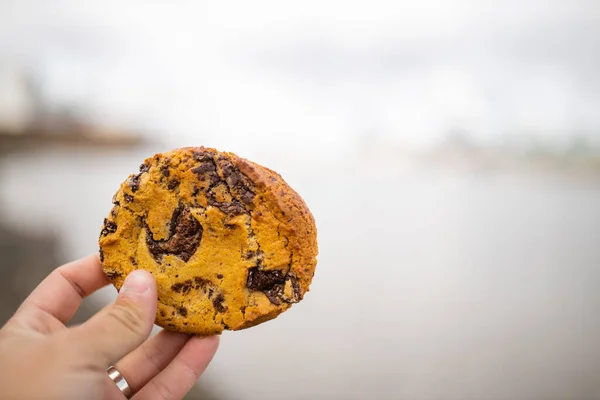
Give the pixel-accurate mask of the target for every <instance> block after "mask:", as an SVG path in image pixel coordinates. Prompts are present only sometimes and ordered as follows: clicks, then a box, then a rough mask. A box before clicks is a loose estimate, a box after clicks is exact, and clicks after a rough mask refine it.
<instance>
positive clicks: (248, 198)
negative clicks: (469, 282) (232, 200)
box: [240, 190, 256, 205]
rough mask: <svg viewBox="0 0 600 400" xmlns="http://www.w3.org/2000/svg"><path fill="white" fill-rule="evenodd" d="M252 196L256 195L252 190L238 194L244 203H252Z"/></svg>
mask: <svg viewBox="0 0 600 400" xmlns="http://www.w3.org/2000/svg"><path fill="white" fill-rule="evenodd" d="M254 196H256V195H255V194H254V193H253V192H251V191H250V190H246V191H244V192H243V193H242V194H241V195H240V197H241V198H242V201H243V202H244V204H246V205H250V204H252V202H253V201H254Z"/></svg>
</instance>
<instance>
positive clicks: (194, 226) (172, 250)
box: [146, 206, 202, 262]
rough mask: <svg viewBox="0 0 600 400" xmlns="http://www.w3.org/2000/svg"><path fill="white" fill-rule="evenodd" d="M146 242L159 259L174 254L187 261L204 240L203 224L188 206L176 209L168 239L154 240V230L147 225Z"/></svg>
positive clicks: (153, 254) (155, 257)
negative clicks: (151, 230)
mask: <svg viewBox="0 0 600 400" xmlns="http://www.w3.org/2000/svg"><path fill="white" fill-rule="evenodd" d="M146 229H147V231H148V235H147V238H146V244H147V245H148V249H149V250H150V253H151V254H152V256H154V259H156V260H157V261H158V260H160V259H161V258H162V256H163V255H164V254H172V255H174V256H176V257H179V258H181V259H182V260H183V261H185V262H187V261H189V260H190V258H192V256H193V255H194V253H195V252H196V249H197V248H198V246H199V245H200V241H201V240H202V225H200V222H198V220H197V219H196V218H194V216H193V215H192V213H191V211H190V209H189V208H187V207H183V206H180V207H179V208H177V209H175V211H174V212H173V216H172V217H171V223H170V233H169V237H168V239H166V240H158V241H157V240H154V239H153V238H152V232H150V229H148V228H147V227H146Z"/></svg>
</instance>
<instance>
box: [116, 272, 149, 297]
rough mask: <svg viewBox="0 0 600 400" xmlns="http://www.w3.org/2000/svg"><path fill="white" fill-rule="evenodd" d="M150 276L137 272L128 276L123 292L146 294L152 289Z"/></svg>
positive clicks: (146, 273)
mask: <svg viewBox="0 0 600 400" xmlns="http://www.w3.org/2000/svg"><path fill="white" fill-rule="evenodd" d="M150 277H151V276H150V274H149V273H148V272H146V271H142V270H135V271H133V272H131V273H130V274H129V275H127V278H125V282H123V287H122V288H121V291H124V292H133V293H144V292H145V291H146V290H148V289H149V288H150Z"/></svg>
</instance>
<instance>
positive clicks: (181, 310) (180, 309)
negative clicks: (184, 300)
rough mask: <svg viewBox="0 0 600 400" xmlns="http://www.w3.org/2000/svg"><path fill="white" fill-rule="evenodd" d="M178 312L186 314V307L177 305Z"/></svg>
mask: <svg viewBox="0 0 600 400" xmlns="http://www.w3.org/2000/svg"><path fill="white" fill-rule="evenodd" d="M177 311H178V312H179V314H181V315H183V316H184V317H185V316H187V308H185V307H183V306H181V307H179V310H177Z"/></svg>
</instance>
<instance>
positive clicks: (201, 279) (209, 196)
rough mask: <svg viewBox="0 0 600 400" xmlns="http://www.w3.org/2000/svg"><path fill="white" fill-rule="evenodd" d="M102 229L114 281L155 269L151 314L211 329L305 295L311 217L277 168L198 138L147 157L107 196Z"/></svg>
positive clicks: (177, 324)
mask: <svg viewBox="0 0 600 400" xmlns="http://www.w3.org/2000/svg"><path fill="white" fill-rule="evenodd" d="M113 204H114V206H113V208H112V210H111V212H110V215H109V216H108V218H106V219H105V221H104V226H103V229H102V232H101V234H100V241H99V242H100V257H101V260H102V268H103V269H104V272H105V273H106V275H107V276H108V277H109V278H110V279H111V281H112V282H113V283H114V285H115V286H116V288H117V289H120V288H121V285H122V284H123V281H124V279H125V277H126V276H127V274H129V273H130V272H131V271H133V270H134V269H145V270H147V271H149V272H151V273H152V274H153V275H154V277H155V278H156V282H157V285H158V311H157V313H156V323H157V324H158V325H160V326H162V327H164V328H166V329H169V330H174V331H179V332H186V333H195V334H201V335H208V334H214V333H220V332H222V331H223V329H229V330H239V329H244V328H248V327H251V326H254V325H257V324H260V323H261V322H265V321H268V320H270V319H273V318H275V317H277V316H278V315H279V314H281V313H282V312H284V311H285V310H287V309H288V308H290V307H291V305H292V304H294V303H297V302H299V301H300V300H302V298H303V296H304V294H305V293H306V292H307V291H308V289H309V285H310V282H311V280H312V277H313V274H314V271H315V266H316V262H317V261H316V256H317V238H316V228H315V221H314V219H313V216H312V214H311V213H310V211H309V209H308V207H307V206H306V204H305V203H304V201H303V200H302V198H301V197H300V196H299V195H298V194H297V193H296V192H295V191H294V190H293V189H291V188H290V187H289V186H288V185H287V184H286V183H285V182H284V180H283V179H282V178H281V176H279V175H278V174H277V173H275V172H273V171H271V170H269V169H267V168H265V167H262V166H260V165H257V164H255V163H253V162H250V161H247V160H244V159H242V158H240V157H238V156H236V155H235V154H232V153H224V152H219V151H217V150H214V149H208V148H204V147H199V148H183V149H178V150H174V151H171V152H169V153H164V154H157V155H155V156H154V157H152V158H148V159H147V160H146V161H145V162H144V164H142V165H141V167H140V172H139V173H138V174H136V175H131V176H130V177H129V178H128V179H127V180H126V181H125V182H124V183H123V184H121V187H120V189H119V191H118V192H117V193H116V194H115V196H114V198H113Z"/></svg>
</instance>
